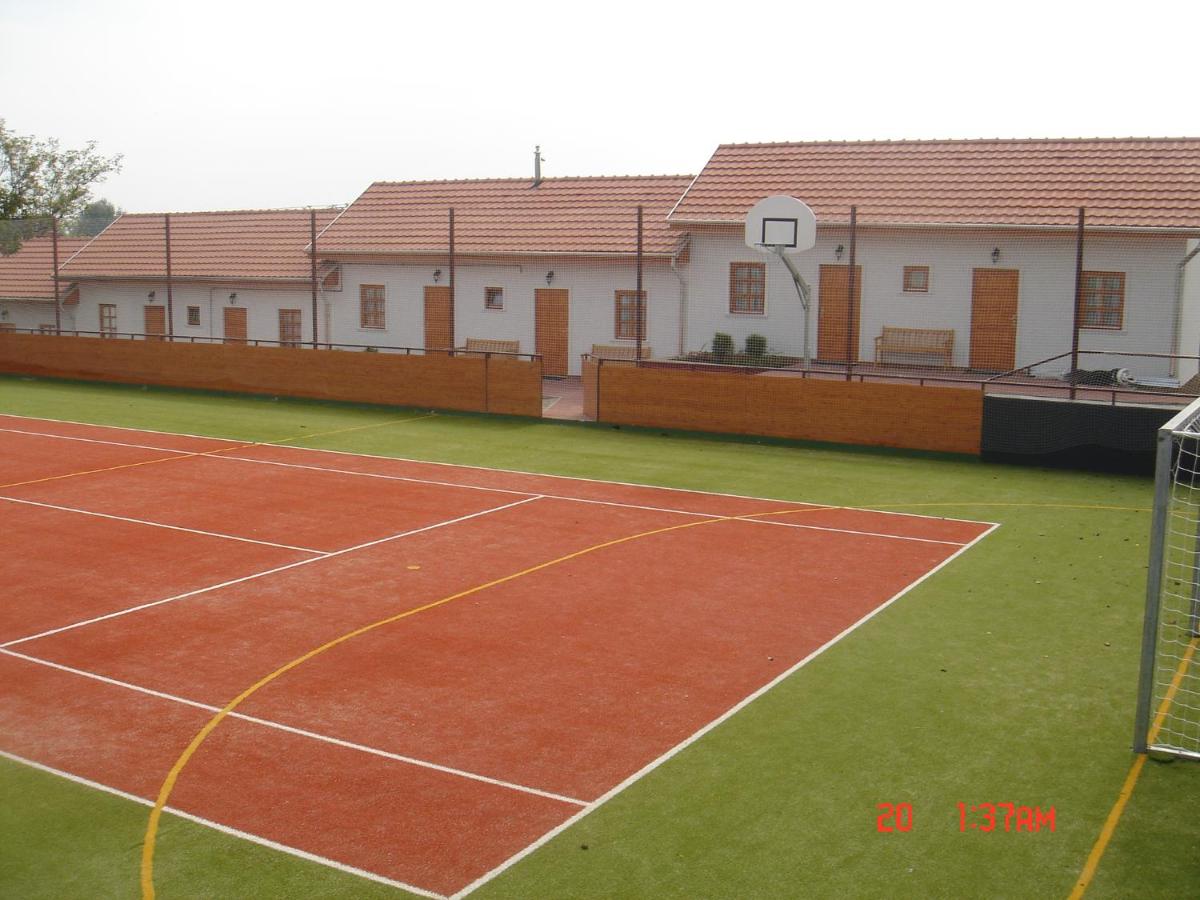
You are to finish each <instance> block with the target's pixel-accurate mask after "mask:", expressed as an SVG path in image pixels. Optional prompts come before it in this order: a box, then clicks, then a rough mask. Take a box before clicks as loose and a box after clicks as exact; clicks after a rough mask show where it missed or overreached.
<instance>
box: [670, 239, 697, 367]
mask: <svg viewBox="0 0 1200 900" xmlns="http://www.w3.org/2000/svg"><path fill="white" fill-rule="evenodd" d="M691 246H692V236H691V235H690V234H685V235H684V236H683V240H682V241H681V242H680V244H679V249H678V250H676V251H675V253H674V255H672V257H671V271H672V272H674V273H675V277H676V278H678V279H679V353H678V355H679V356H683V354H684V353H686V352H687V348H686V345H687V327H688V306H687V301H688V293H687V281H685V280H684V277H683V273H682V272H680V271H679V265H678V263H679V257H681V256H683V254H685V253H687V252H688V250H689V249H691Z"/></svg>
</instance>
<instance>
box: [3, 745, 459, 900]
mask: <svg viewBox="0 0 1200 900" xmlns="http://www.w3.org/2000/svg"><path fill="white" fill-rule="evenodd" d="M0 757H3V758H4V759H7V760H9V761H10V762H15V763H19V764H20V765H24V766H29V767H30V768H31V769H37V770H38V771H39V772H45V773H46V774H47V775H57V776H58V777H59V778H65V779H66V780H67V781H72V782H74V783H75V784H81V785H83V786H84V787H89V788H92V789H94V790H97V791H103V792H104V793H106V794H112V795H113V796H114V797H120V798H121V799H122V800H129V801H132V802H133V803H137V804H139V805H141V806H145V807H147V808H151V809H152V808H153V807H154V801H153V800H147V799H146V798H145V797H139V796H138V795H137V794H131V793H129V792H128V791H123V790H121V789H120V788H115V787H110V786H109V785H107V784H101V783H100V782H98V781H92V780H91V779H90V778H84V777H82V776H80V775H73V774H71V773H70V772H65V771H63V770H62V769H56V768H54V767H53V766H47V765H45V764H44V763H39V762H34V761H33V760H31V759H26V758H25V757H23V756H17V755H16V754H15V753H9V752H8V751H6V750H0ZM163 809H164V811H165V812H168V813H170V814H171V815H173V816H178V817H179V818H181V819H187V820H188V821H189V822H194V823H196V824H197V825H203V826H205V827H207V828H212V829H213V830H214V831H220V832H222V833H224V834H228V835H230V836H231V837H235V838H241V839H242V840H245V841H249V842H250V843H252V844H258V845H259V846H261V847H267V848H269V849H271V850H278V851H279V852H281V853H286V854H288V855H289V856H295V857H299V858H300V859H303V860H307V861H308V862H313V863H317V864H318V865H322V866H325V867H327V868H330V869H336V870H337V871H339V872H345V873H346V874H348V875H357V876H358V877H359V878H365V879H367V880H368V881H374V882H377V883H379V884H386V885H388V886H389V887H394V888H400V889H401V890H404V891H411V892H412V893H414V894H418V895H419V896H421V897H429V898H431V900H447V898H446V895H445V894H436V893H434V892H433V891H429V890H426V889H425V888H419V887H417V886H416V885H414V884H406V883H405V882H403V881H396V880H395V879H392V878H388V877H386V876H384V875H377V874H376V873H374V872H369V871H367V870H366V869H359V868H357V867H355V866H350V865H347V864H346V863H340V862H338V861H337V860H333V859H329V858H327V857H324V856H318V855H317V854H315V853H309V852H308V851H307V850H300V849H298V848H296V847H289V846H288V845H287V844H280V843H279V842H277V841H272V840H270V839H269V838H264V837H259V836H258V835H256V834H251V833H250V832H248V831H240V830H238V829H237V828H231V827H230V826H228V825H222V824H221V823H220V822H213V821H212V820H210V819H205V818H203V817H201V816H197V815H194V814H192V813H188V812H184V811H183V810H180V809H176V808H175V807H173V806H165V807H163Z"/></svg>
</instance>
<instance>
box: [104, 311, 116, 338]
mask: <svg viewBox="0 0 1200 900" xmlns="http://www.w3.org/2000/svg"><path fill="white" fill-rule="evenodd" d="M116 333H117V304H115V303H101V304H100V334H102V335H103V336H104V337H112V336H113V335H114V334H116Z"/></svg>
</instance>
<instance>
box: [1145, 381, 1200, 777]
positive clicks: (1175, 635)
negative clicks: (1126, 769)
mask: <svg viewBox="0 0 1200 900" xmlns="http://www.w3.org/2000/svg"><path fill="white" fill-rule="evenodd" d="M1157 453H1158V456H1157V462H1156V464H1155V478H1154V516H1153V521H1152V524H1151V532H1150V565H1149V568H1148V570H1147V578H1146V616H1145V621H1144V625H1143V631H1142V660H1141V671H1140V674H1139V679H1138V682H1139V683H1138V702H1137V713H1136V724H1135V729H1134V739H1133V743H1134V750H1136V751H1137V752H1139V753H1145V752H1147V751H1154V752H1155V753H1158V754H1164V755H1169V756H1178V757H1187V758H1191V759H1200V660H1197V659H1196V657H1197V655H1198V653H1200V400H1197V401H1195V402H1193V403H1192V404H1191V405H1189V406H1188V407H1187V409H1185V410H1183V411H1182V412H1181V413H1179V415H1177V416H1175V418H1173V419H1171V420H1170V421H1169V422H1167V424H1165V425H1164V426H1163V427H1162V428H1160V429H1159V431H1158V448H1157Z"/></svg>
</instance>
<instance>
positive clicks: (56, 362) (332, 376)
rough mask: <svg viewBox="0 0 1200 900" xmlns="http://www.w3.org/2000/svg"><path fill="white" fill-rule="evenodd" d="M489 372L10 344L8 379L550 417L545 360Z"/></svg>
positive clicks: (213, 347)
mask: <svg viewBox="0 0 1200 900" xmlns="http://www.w3.org/2000/svg"><path fill="white" fill-rule="evenodd" d="M484 366H485V362H484V360H483V359H482V358H481V357H474V358H468V357H450V356H447V355H445V354H430V355H429V356H420V355H417V356H405V355H402V354H395V353H365V352H357V351H339V350H306V349H303V348H282V347H250V346H244V345H235V344H171V343H165V342H162V343H160V342H145V341H130V340H120V339H112V340H105V339H100V338H81V337H56V336H53V335H27V334H3V335H0V372H8V373H13V374H22V375H42V376H47V377H51V378H78V379H82V380H88V381H112V382H119V383H125V384H155V385H162V386H164V387H180V388H199V389H201V390H217V391H232V392H235V393H250V394H274V395H279V396H287V397H307V398H313V399H319V400H344V401H348V402H353V403H382V404H388V405H394V406H421V407H431V408H436V409H454V410H465V411H471V412H486V411H488V409H489V405H490V409H491V411H493V412H505V413H513V414H517V415H528V416H540V415H541V409H542V396H541V378H540V370H539V367H538V363H537V361H536V360H533V361H518V360H504V361H503V363H502V364H500V365H496V361H495V360H494V359H493V360H492V365H491V366H490V367H489V369H490V370H489V371H487V372H486V373H485V369H484ZM485 376H486V377H487V379H488V381H487V385H486V388H487V389H486V391H485ZM489 401H490V403H489Z"/></svg>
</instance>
